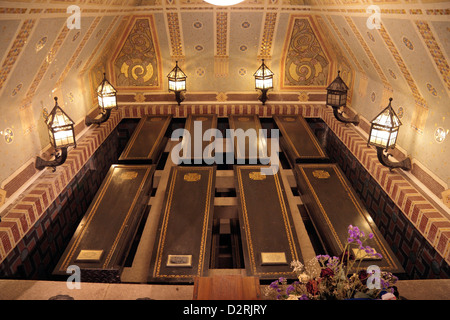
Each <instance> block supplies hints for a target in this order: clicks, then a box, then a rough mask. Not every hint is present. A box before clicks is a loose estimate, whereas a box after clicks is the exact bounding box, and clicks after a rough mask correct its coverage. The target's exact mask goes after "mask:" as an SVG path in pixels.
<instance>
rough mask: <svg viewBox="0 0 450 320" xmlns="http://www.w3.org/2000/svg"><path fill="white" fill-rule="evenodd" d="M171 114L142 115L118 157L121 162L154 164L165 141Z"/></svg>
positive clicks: (162, 149)
mask: <svg viewBox="0 0 450 320" xmlns="http://www.w3.org/2000/svg"><path fill="white" fill-rule="evenodd" d="M171 120H172V115H160V116H150V115H147V116H145V117H143V118H142V119H141V120H140V121H139V123H138V125H137V127H136V129H135V130H134V132H133V134H132V135H131V137H130V140H129V141H128V143H127V145H126V146H125V149H124V150H123V152H122V154H121V155H120V157H119V163H121V164H156V163H157V162H158V160H159V158H160V156H161V153H162V152H163V151H164V148H165V145H166V143H167V137H166V136H165V134H166V131H167V128H168V127H169V125H170V121H171Z"/></svg>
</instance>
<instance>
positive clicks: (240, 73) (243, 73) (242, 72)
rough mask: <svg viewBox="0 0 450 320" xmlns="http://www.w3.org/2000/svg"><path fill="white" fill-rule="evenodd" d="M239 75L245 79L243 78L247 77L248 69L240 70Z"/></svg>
mask: <svg viewBox="0 0 450 320" xmlns="http://www.w3.org/2000/svg"><path fill="white" fill-rule="evenodd" d="M238 73H239V75H240V76H241V77H243V76H245V75H246V74H247V69H245V68H240V69H239V71H238Z"/></svg>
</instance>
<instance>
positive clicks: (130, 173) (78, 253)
mask: <svg viewBox="0 0 450 320" xmlns="http://www.w3.org/2000/svg"><path fill="white" fill-rule="evenodd" d="M154 172H155V165H120V164H119V165H112V166H111V168H110V169H109V171H108V173H107V175H106V177H105V179H104V180H103V182H102V185H101V186H100V188H99V190H98V192H97V194H96V195H95V197H94V199H93V201H92V203H91V205H90V206H89V208H88V210H87V212H86V214H85V215H84V217H83V219H82V220H81V222H80V224H79V225H78V227H77V229H76V231H75V233H74V235H73V237H72V239H71V240H70V242H69V244H68V246H67V248H66V249H65V251H64V253H63V255H62V256H61V258H60V260H59V262H58V264H57V266H56V268H55V269H54V272H53V273H54V274H55V275H65V276H68V274H67V273H66V271H67V268H68V267H69V266H71V265H75V266H78V267H79V268H80V270H81V281H86V282H120V274H121V272H122V269H123V266H124V263H125V261H126V258H127V255H128V253H129V251H130V248H131V246H132V244H133V240H134V237H135V235H136V232H137V229H138V227H139V224H140V222H141V220H142V217H143V215H144V213H145V208H146V207H147V203H148V200H149V198H150V194H151V191H152V180H153V174H154Z"/></svg>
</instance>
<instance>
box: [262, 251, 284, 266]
mask: <svg viewBox="0 0 450 320" xmlns="http://www.w3.org/2000/svg"><path fill="white" fill-rule="evenodd" d="M282 264H288V263H287V260H286V254H285V253H284V252H261V265H282Z"/></svg>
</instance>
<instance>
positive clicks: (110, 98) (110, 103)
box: [98, 94, 117, 110]
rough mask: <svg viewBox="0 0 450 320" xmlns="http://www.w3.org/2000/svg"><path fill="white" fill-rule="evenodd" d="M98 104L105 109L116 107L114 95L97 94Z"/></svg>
mask: <svg viewBox="0 0 450 320" xmlns="http://www.w3.org/2000/svg"><path fill="white" fill-rule="evenodd" d="M98 105H99V106H100V108H102V109H103V110H105V109H113V108H115V107H117V98H116V95H115V94H113V95H103V96H98Z"/></svg>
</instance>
